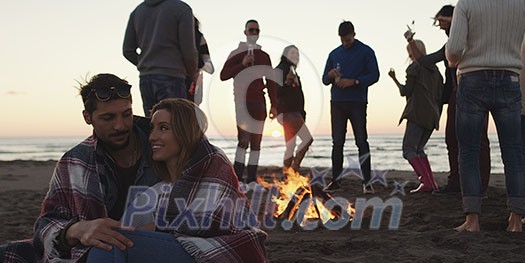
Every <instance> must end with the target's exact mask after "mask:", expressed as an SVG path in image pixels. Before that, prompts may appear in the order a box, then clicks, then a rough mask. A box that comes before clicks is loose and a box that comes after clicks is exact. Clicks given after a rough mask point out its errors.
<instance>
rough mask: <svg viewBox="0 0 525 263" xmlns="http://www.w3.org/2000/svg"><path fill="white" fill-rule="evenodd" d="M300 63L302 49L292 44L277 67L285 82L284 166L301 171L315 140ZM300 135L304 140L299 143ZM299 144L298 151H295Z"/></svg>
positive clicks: (281, 89) (280, 107)
mask: <svg viewBox="0 0 525 263" xmlns="http://www.w3.org/2000/svg"><path fill="white" fill-rule="evenodd" d="M298 63H299V49H297V47H296V46H294V45H291V46H287V47H285V48H284V51H283V55H282V56H281V62H280V63H279V65H277V67H276V68H275V74H276V77H282V80H283V84H282V85H279V86H278V87H277V98H278V101H279V103H278V104H277V113H278V114H279V115H278V116H277V120H278V121H279V122H280V123H281V124H282V125H283V129H284V140H285V142H286V151H285V152H284V159H283V165H284V168H285V169H286V168H290V167H291V168H292V169H294V170H295V171H298V170H299V167H300V166H301V162H302V160H303V158H304V156H305V154H306V152H307V151H308V148H309V147H310V145H311V144H312V143H313V141H314V139H313V138H312V135H311V134H310V131H309V130H308V127H306V123H305V119H306V112H305V111H304V94H303V87H302V84H301V78H299V75H297V72H296V70H295V69H296V68H297V64H298ZM297 136H299V138H300V139H301V143H300V144H299V146H297V145H296V138H297ZM296 146H297V151H296V152H295V156H294V151H295V147H296Z"/></svg>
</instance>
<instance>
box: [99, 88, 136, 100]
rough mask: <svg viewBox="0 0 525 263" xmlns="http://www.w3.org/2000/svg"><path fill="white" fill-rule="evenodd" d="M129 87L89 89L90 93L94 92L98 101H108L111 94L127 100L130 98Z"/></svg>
mask: <svg viewBox="0 0 525 263" xmlns="http://www.w3.org/2000/svg"><path fill="white" fill-rule="evenodd" d="M130 90H131V86H119V87H109V88H99V89H94V88H93V89H91V92H95V96H96V97H97V100H99V101H102V102H104V101H108V100H109V99H111V94H117V96H119V97H120V98H122V99H127V98H129V97H130V96H131V91H130Z"/></svg>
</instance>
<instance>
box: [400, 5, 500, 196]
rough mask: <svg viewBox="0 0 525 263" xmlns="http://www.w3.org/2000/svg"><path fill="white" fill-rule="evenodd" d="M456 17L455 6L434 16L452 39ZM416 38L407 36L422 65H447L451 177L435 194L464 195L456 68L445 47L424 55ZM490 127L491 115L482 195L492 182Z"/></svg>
mask: <svg viewBox="0 0 525 263" xmlns="http://www.w3.org/2000/svg"><path fill="white" fill-rule="evenodd" d="M453 13H454V6H452V5H445V6H443V7H442V8H441V9H440V10H439V11H438V12H437V14H436V15H435V16H434V25H436V23H437V26H439V28H440V29H442V30H444V31H445V34H446V35H447V36H448V35H449V34H450V26H451V24H452V15H453ZM413 34H414V32H411V31H410V30H409V31H407V32H406V33H405V37H406V39H407V41H408V43H409V45H410V48H411V49H412V54H413V56H414V58H415V59H416V60H417V61H418V63H419V64H421V65H425V66H430V65H433V64H436V63H438V62H440V61H443V64H444V65H445V84H444V87H443V99H442V102H443V103H444V104H446V103H448V107H447V122H446V127H445V143H446V145H447V151H448V164H449V169H450V171H449V175H448V177H447V184H446V185H444V186H442V187H440V188H439V189H438V190H435V191H433V194H436V195H439V194H448V193H459V192H461V187H460V181H459V167H458V141H457V136H456V88H457V78H456V70H457V69H456V67H451V66H450V65H449V63H448V60H447V58H446V57H445V45H443V47H442V48H441V49H440V50H438V51H436V52H434V53H432V54H428V55H424V54H422V53H421V52H420V51H419V50H418V49H417V47H416V45H415V42H414V41H413ZM488 126H489V118H488V115H487V117H486V118H485V120H484V122H483V129H482V131H481V134H480V136H481V144H480V154H479V158H480V162H479V167H480V173H481V182H482V192H483V193H485V194H486V191H487V189H488V185H489V179H490V144H489V138H488V135H487V130H488Z"/></svg>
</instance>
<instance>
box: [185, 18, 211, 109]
mask: <svg viewBox="0 0 525 263" xmlns="http://www.w3.org/2000/svg"><path fill="white" fill-rule="evenodd" d="M194 23H195V45H196V47H197V52H198V65H197V74H196V75H197V79H193V80H190V82H191V83H190V86H189V90H188V100H190V101H193V102H195V104H197V105H200V104H201V102H202V88H203V86H202V71H205V72H207V73H208V74H213V72H215V68H214V67H213V63H212V62H211V58H210V50H209V49H208V42H206V38H204V35H203V34H202V33H201V31H200V30H199V27H200V22H199V20H198V19H197V18H196V17H194Z"/></svg>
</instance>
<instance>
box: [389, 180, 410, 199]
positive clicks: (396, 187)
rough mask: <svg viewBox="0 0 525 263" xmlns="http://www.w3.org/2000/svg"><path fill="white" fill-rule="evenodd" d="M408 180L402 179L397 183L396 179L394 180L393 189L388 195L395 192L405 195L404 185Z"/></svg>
mask: <svg viewBox="0 0 525 263" xmlns="http://www.w3.org/2000/svg"><path fill="white" fill-rule="evenodd" d="M408 182H409V181H404V182H403V183H399V182H398V181H396V180H394V190H393V191H392V193H390V196H393V195H395V194H402V195H403V196H404V195H405V186H406V185H407V184H408Z"/></svg>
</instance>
